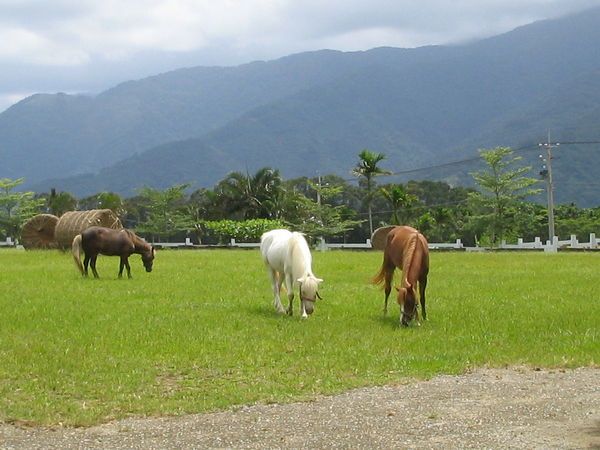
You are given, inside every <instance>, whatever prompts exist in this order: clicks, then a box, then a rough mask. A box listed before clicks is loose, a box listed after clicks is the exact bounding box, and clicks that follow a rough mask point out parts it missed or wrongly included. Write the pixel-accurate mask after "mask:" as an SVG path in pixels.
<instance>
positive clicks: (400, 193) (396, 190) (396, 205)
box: [381, 184, 417, 225]
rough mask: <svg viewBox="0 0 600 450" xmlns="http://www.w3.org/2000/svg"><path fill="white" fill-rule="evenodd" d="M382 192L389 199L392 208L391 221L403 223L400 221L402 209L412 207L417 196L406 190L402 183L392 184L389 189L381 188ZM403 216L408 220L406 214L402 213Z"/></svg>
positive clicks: (397, 223)
mask: <svg viewBox="0 0 600 450" xmlns="http://www.w3.org/2000/svg"><path fill="white" fill-rule="evenodd" d="M381 194H382V195H383V197H384V198H385V199H386V200H387V201H388V203H389V204H390V207H391V208H392V218H391V222H392V224H393V225H402V223H400V222H401V221H400V216H401V214H400V211H401V210H402V209H408V208H410V207H411V206H412V205H413V204H414V203H415V202H416V201H417V197H415V196H414V195H411V194H409V193H407V192H406V189H404V186H403V185H401V184H392V185H390V186H389V189H386V188H384V187H382V188H381ZM402 218H403V219H405V220H406V214H402Z"/></svg>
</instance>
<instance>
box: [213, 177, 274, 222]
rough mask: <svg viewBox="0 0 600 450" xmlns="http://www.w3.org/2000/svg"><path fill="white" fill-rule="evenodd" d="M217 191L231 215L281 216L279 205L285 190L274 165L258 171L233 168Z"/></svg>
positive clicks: (249, 217)
mask: <svg viewBox="0 0 600 450" xmlns="http://www.w3.org/2000/svg"><path fill="white" fill-rule="evenodd" d="M217 191H218V192H219V196H220V197H221V201H222V202H223V204H224V205H225V206H226V210H227V212H228V213H229V214H230V215H236V214H237V215H238V217H239V218H240V219H258V218H261V219H270V218H275V217H276V216H277V211H276V209H277V208H276V205H277V201H278V198H279V195H280V194H281V192H282V187H281V176H280V175H279V171H278V170H274V169H271V168H270V167H263V168H262V169H259V170H258V171H257V172H256V174H254V175H253V176H250V174H243V173H241V172H231V173H230V174H229V175H228V176H227V178H225V179H224V180H222V181H221V182H219V184H218V185H217Z"/></svg>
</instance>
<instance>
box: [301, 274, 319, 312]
mask: <svg viewBox="0 0 600 450" xmlns="http://www.w3.org/2000/svg"><path fill="white" fill-rule="evenodd" d="M322 281H323V280H321V279H320V278H316V277H314V276H312V275H307V276H304V277H302V278H298V283H299V284H300V299H301V301H302V309H303V311H305V312H306V315H304V314H303V317H307V315H308V314H312V313H313V311H314V305H315V301H316V300H317V298H319V299H320V298H321V296H320V295H319V290H318V288H319V283H321V282H322Z"/></svg>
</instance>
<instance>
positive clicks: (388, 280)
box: [383, 270, 394, 317]
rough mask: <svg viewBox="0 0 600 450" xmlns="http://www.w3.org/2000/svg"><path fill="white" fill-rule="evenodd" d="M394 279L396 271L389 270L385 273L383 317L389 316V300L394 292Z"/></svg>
mask: <svg viewBox="0 0 600 450" xmlns="http://www.w3.org/2000/svg"><path fill="white" fill-rule="evenodd" d="M393 278H394V271H393V270H388V271H387V272H386V273H385V284H384V292H385V300H384V302H383V315H384V317H385V316H387V313H388V299H389V297H390V292H391V291H392V280H393Z"/></svg>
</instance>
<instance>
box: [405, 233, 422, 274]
mask: <svg viewBox="0 0 600 450" xmlns="http://www.w3.org/2000/svg"><path fill="white" fill-rule="evenodd" d="M419 242H420V241H419V233H412V234H411V235H410V237H409V238H408V244H407V246H406V248H405V250H404V255H403V256H404V257H403V260H402V267H403V269H402V281H403V284H404V283H405V282H406V281H407V280H409V277H410V272H411V270H412V269H413V268H414V267H419V266H420V264H421V258H422V255H423V254H422V252H416V254H415V249H416V248H417V245H418V244H419ZM413 282H414V280H413ZM411 284H412V282H411Z"/></svg>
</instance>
